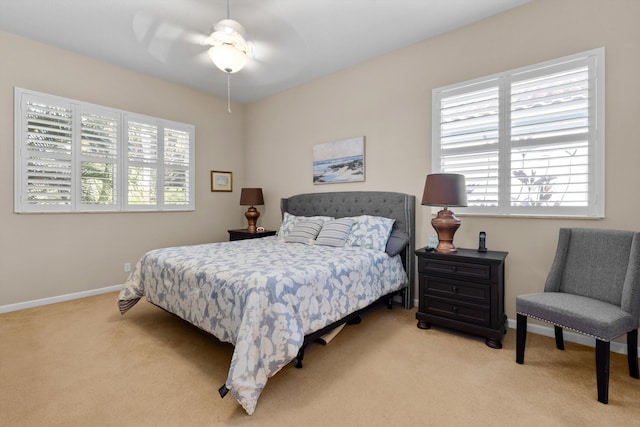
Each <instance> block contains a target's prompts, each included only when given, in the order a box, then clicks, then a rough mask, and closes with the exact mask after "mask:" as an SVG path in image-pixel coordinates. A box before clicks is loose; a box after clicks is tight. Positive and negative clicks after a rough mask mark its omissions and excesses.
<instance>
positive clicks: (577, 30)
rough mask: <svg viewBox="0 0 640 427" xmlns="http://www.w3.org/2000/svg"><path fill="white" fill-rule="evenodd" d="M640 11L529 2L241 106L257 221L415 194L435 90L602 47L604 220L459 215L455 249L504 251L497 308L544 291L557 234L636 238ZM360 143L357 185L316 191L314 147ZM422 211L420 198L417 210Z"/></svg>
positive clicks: (639, 7)
mask: <svg viewBox="0 0 640 427" xmlns="http://www.w3.org/2000/svg"><path fill="white" fill-rule="evenodd" d="M638 16H640V2H638V1H635V0H616V1H613V2H611V1H608V2H607V1H602V0H535V1H533V2H531V3H527V4H525V5H523V6H519V7H517V8H514V9H512V10H509V11H507V12H505V13H502V14H499V15H496V16H493V17H490V18H487V19H484V20H482V21H479V22H477V23H475V24H472V25H469V26H466V27H463V28H461V29H459V30H456V31H451V32H449V33H445V34H442V35H441V36H438V37H435V38H432V39H429V40H426V41H423V42H420V43H417V44H415V45H413V46H410V47H407V48H405V49H401V50H398V51H395V52H392V53H389V54H387V55H384V56H382V57H379V58H376V59H373V60H371V61H368V62H366V63H364V64H360V65H356V66H353V67H351V68H348V69H346V70H343V71H340V72H336V73H334V74H332V75H329V76H327V77H325V78H322V79H318V80H316V81H313V82H310V83H307V84H305V85H302V86H299V87H296V88H292V89H290V90H288V91H285V92H283V93H280V94H278V95H275V96H272V97H269V98H265V99H263V100H260V101H258V102H255V103H253V104H250V105H248V106H247V152H251V153H253V154H252V156H248V157H247V160H246V167H247V176H248V178H249V179H251V180H252V181H254V182H261V183H262V186H263V188H264V189H265V197H266V198H268V199H269V203H268V205H267V206H265V209H266V213H265V215H264V221H265V222H264V223H265V224H267V226H269V227H272V228H275V227H277V226H278V225H279V224H280V212H279V203H278V202H277V201H278V200H279V198H280V197H288V196H291V195H294V194H297V193H308V192H320V191H360V190H370V191H373V190H384V191H399V192H404V193H408V194H413V195H416V197H417V198H419V196H420V195H421V194H422V191H423V185H424V179H425V176H426V174H428V173H430V170H431V93H432V90H433V89H434V88H438V87H442V86H446V85H450V84H453V83H457V82H462V81H466V80H471V79H475V78H479V77H482V76H487V75H491V74H494V73H497V72H501V71H506V70H511V69H515V68H519V67H522V66H526V65H530V64H535V63H538V62H543V61H546V60H551V59H555V58H559V57H562V56H566V55H570V54H574V53H578V52H582V51H586V50H589V49H594V48H598V47H601V46H604V47H605V49H606V89H605V92H606V99H605V104H606V107H605V109H606V172H605V173H606V175H605V179H606V218H604V219H601V220H580V219H575V218H544V219H543V218H503V217H472V216H467V217H462V226H461V228H460V229H459V230H458V232H457V234H456V240H455V243H456V245H458V246H460V247H468V248H474V247H477V244H478V233H479V232H480V231H485V232H486V233H487V245H488V247H489V249H495V250H502V251H508V252H509V256H508V257H507V262H506V295H505V300H506V302H505V308H506V312H507V316H508V317H509V318H512V319H513V318H515V297H516V295H519V294H524V293H530V292H537V291H540V290H542V288H543V286H544V279H545V277H546V274H547V272H548V269H549V266H550V265H551V261H552V258H553V254H554V253H555V246H556V243H557V234H558V229H559V228H560V227H567V226H579V227H580V226H582V227H601V228H612V229H632V230H640V219H639V218H638V214H637V213H638V212H639V211H640V198H637V197H629V191H630V190H631V191H633V190H632V189H633V185H634V184H635V183H636V182H640V168H638V167H637V165H636V163H637V159H638V158H639V157H640V144H636V143H635V141H636V140H637V139H638V136H637V135H638V125H637V123H638V120H637V117H638V115H640V107H639V106H638V102H637V100H636V99H635V97H633V96H629V94H636V93H640V80H639V79H638V77H637V74H638V73H637V70H638V69H639V68H640V50H638V48H637V41H638V40H640V26H638V25H637V22H636V21H637V17H638ZM361 135H364V136H365V137H366V148H365V164H366V166H365V169H366V181H365V182H359V183H348V184H325V185H314V184H313V181H312V153H311V150H312V146H313V145H314V144H318V143H323V142H330V141H334V140H338V139H343V138H348V137H354V136H361ZM417 203H419V200H418V202H417ZM430 220H431V216H430V209H428V208H425V207H422V206H418V207H417V209H416V230H417V237H416V246H417V247H421V246H424V245H426V243H427V238H428V234H430V233H432V232H433V231H432V228H431V225H430Z"/></svg>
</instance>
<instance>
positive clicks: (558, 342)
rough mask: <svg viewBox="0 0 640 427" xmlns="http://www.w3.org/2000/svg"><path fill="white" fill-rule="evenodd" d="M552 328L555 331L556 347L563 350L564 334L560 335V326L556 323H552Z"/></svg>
mask: <svg viewBox="0 0 640 427" xmlns="http://www.w3.org/2000/svg"><path fill="white" fill-rule="evenodd" d="M553 330H554V332H555V333H556V348H557V349H558V350H564V336H563V335H562V328H561V327H560V326H557V325H553Z"/></svg>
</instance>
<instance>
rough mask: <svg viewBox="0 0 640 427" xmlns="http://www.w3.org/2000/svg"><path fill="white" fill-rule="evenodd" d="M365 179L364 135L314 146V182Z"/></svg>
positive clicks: (323, 182) (327, 182) (326, 182)
mask: <svg viewBox="0 0 640 427" xmlns="http://www.w3.org/2000/svg"><path fill="white" fill-rule="evenodd" d="M355 181H364V136H359V137H356V138H349V139H343V140H340V141H334V142H327V143H325V144H316V145H314V146H313V183H314V184H332V183H338V182H355Z"/></svg>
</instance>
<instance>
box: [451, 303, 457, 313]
mask: <svg viewBox="0 0 640 427" xmlns="http://www.w3.org/2000/svg"><path fill="white" fill-rule="evenodd" d="M451 311H453V312H454V313H457V312H458V307H456V306H455V305H454V306H453V307H451Z"/></svg>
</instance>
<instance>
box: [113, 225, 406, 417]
mask: <svg viewBox="0 0 640 427" xmlns="http://www.w3.org/2000/svg"><path fill="white" fill-rule="evenodd" d="M407 283H408V279H407V275H406V273H405V271H404V269H403V266H402V262H401V260H400V258H399V256H395V257H393V258H391V257H389V256H388V255H387V254H386V253H385V252H380V251H376V250H372V249H363V248H358V247H344V248H335V247H328V246H320V245H305V244H300V243H282V242H279V241H278V240H277V238H276V237H264V238H260V239H252V240H239V241H233V242H224V243H212V244H205V245H196V246H183V247H174V248H166V249H156V250H153V251H150V252H148V253H147V254H145V255H144V256H143V257H142V259H141V260H140V261H139V262H138V264H137V265H136V268H135V270H134V271H133V272H132V273H131V276H130V277H129V279H128V280H127V283H125V285H124V287H123V289H122V291H121V292H120V296H119V298H118V305H119V307H120V311H121V312H122V313H123V314H124V313H125V312H126V311H127V310H129V309H130V308H131V307H132V306H133V305H134V304H135V303H136V302H137V301H138V300H139V299H140V298H141V297H142V296H146V298H147V299H148V300H149V301H150V302H151V303H153V304H156V305H158V306H160V307H162V308H164V309H166V310H168V311H169V312H171V313H174V314H176V315H178V316H179V317H181V318H183V319H185V320H186V321H188V322H190V323H192V324H194V325H196V326H198V327H199V328H201V329H203V330H205V331H207V332H209V333H211V334H213V335H214V336H216V337H217V338H218V339H220V340H221V341H226V342H230V343H232V344H234V345H235V350H234V353H233V357H232V360H231V366H230V368H229V376H228V377H227V380H226V383H225V385H226V387H227V388H228V389H229V390H230V391H231V392H232V393H233V395H234V396H235V398H236V399H237V400H238V402H239V403H240V404H241V405H242V406H243V407H244V409H245V410H246V411H247V413H249V414H252V413H253V412H254V410H255V407H256V403H257V401H258V397H259V396H260V393H261V392H262V389H263V388H264V386H265V385H266V382H267V379H268V378H270V377H271V376H273V375H274V374H275V373H276V372H278V371H279V370H280V369H281V368H283V367H284V366H285V365H286V364H287V363H289V362H290V361H292V360H293V359H294V358H295V357H296V355H297V353H298V349H299V348H300V347H301V346H302V344H303V340H304V336H305V335H307V334H310V333H312V332H315V331H317V330H319V329H321V328H323V327H325V326H327V325H329V324H330V323H332V322H335V321H337V320H339V319H342V318H343V317H345V316H346V315H347V314H349V313H352V312H354V311H356V310H359V309H361V308H364V307H366V306H367V305H369V304H371V303H372V302H374V301H375V300H377V299H378V298H380V297H381V296H383V295H385V294H388V293H390V292H393V291H396V290H398V289H401V288H403V287H404V286H406V285H407Z"/></svg>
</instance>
